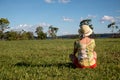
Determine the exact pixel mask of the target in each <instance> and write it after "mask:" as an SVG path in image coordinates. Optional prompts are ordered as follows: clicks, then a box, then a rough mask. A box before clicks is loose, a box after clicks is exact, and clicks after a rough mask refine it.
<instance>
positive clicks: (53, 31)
mask: <svg viewBox="0 0 120 80" xmlns="http://www.w3.org/2000/svg"><path fill="white" fill-rule="evenodd" d="M58 29H59V28H57V27H53V26H52V25H51V26H49V31H48V33H49V36H50V37H52V38H56V37H57V31H58Z"/></svg>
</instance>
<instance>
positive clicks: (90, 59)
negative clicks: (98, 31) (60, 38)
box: [70, 25, 97, 68]
mask: <svg viewBox="0 0 120 80" xmlns="http://www.w3.org/2000/svg"><path fill="white" fill-rule="evenodd" d="M81 30H82V35H83V37H82V38H81V39H80V40H78V41H75V43H74V51H73V54H70V59H71V61H72V62H73V64H74V65H75V66H76V67H77V68H95V67H96V66H97V65H96V60H97V55H96V52H95V51H94V48H95V40H94V39H93V38H91V35H92V33H93V31H92V29H91V28H90V27H89V26H88V25H83V26H82V27H81ZM76 53H78V56H76Z"/></svg>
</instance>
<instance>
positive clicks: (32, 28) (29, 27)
mask: <svg viewBox="0 0 120 80" xmlns="http://www.w3.org/2000/svg"><path fill="white" fill-rule="evenodd" d="M38 26H42V27H46V28H48V27H49V26H50V24H48V23H45V22H43V23H39V24H37V25H29V24H20V25H18V26H14V27H11V28H10V29H9V30H14V31H22V30H24V31H31V32H35V30H36V28H37V27H38Z"/></svg>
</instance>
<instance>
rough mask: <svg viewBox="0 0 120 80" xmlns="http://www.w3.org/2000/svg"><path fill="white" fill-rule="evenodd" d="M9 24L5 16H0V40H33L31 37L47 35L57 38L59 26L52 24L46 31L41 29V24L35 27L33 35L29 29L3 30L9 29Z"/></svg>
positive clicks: (38, 37)
mask: <svg viewBox="0 0 120 80" xmlns="http://www.w3.org/2000/svg"><path fill="white" fill-rule="evenodd" d="M9 24H10V22H9V20H8V19H6V18H0V40H33V39H41V40H42V39H46V38H47V35H49V37H51V38H57V32H58V30H59V28H57V27H54V26H52V25H50V26H49V28H48V33H45V32H44V31H43V27H42V26H38V27H37V28H36V31H35V33H36V34H37V37H35V36H34V34H33V32H30V31H28V32H27V31H24V30H22V31H14V30H11V31H7V32H4V30H5V29H9V28H10V27H8V25H9Z"/></svg>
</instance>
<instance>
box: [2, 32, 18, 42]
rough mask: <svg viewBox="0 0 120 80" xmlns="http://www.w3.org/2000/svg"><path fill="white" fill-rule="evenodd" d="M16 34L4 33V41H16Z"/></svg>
mask: <svg viewBox="0 0 120 80" xmlns="http://www.w3.org/2000/svg"><path fill="white" fill-rule="evenodd" d="M17 36H18V33H17V32H16V31H8V32H5V33H4V39H5V40H17Z"/></svg>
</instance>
